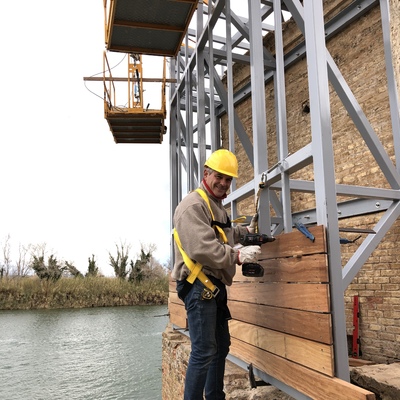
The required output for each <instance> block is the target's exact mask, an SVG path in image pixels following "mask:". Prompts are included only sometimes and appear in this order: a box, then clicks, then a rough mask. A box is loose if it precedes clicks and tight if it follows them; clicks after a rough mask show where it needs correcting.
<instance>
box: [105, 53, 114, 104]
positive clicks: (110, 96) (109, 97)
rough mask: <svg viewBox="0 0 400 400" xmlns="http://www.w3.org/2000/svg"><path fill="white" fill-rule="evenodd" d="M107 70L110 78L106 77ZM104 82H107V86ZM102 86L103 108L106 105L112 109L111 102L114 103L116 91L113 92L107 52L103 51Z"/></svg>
mask: <svg viewBox="0 0 400 400" xmlns="http://www.w3.org/2000/svg"><path fill="white" fill-rule="evenodd" d="M106 65H107V68H106ZM107 71H108V72H109V77H107V78H110V79H106V72H107ZM106 82H108V88H107V84H106ZM103 86H104V107H105V109H106V106H107V107H108V109H112V107H113V104H114V105H116V100H115V96H116V93H115V85H114V81H113V79H112V74H111V68H110V64H109V63H108V59H107V54H106V52H105V51H104V52H103Z"/></svg>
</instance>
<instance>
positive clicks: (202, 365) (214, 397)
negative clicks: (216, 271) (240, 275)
mask: <svg viewBox="0 0 400 400" xmlns="http://www.w3.org/2000/svg"><path fill="white" fill-rule="evenodd" d="M213 281H214V284H216V281H215V280H214V279H213ZM183 283H184V281H179V282H178V284H177V289H178V291H179V289H180V287H182V286H183ZM218 287H219V288H220V292H219V293H218V295H217V297H216V298H211V299H208V300H207V299H203V298H202V293H203V290H204V285H203V284H202V283H201V282H200V281H199V280H198V279H196V280H195V282H194V284H193V287H192V289H191V290H190V292H189V293H188V294H187V295H186V297H185V299H184V302H185V308H186V312H187V318H188V324H189V333H190V340H191V344H192V349H191V353H190V358H189V364H188V368H187V371H186V379H185V395H184V400H203V391H204V393H205V398H206V400H224V399H225V393H224V374H225V359H226V356H227V355H228V353H229V346H230V335H229V328H228V319H229V317H230V315H229V311H228V309H227V306H226V299H227V295H226V288H225V285H223V284H222V283H221V282H220V281H218ZM226 311H227V312H228V314H227V313H226Z"/></svg>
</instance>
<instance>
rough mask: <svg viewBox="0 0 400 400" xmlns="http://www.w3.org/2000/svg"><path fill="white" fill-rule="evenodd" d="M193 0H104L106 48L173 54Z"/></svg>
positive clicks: (185, 27)
mask: <svg viewBox="0 0 400 400" xmlns="http://www.w3.org/2000/svg"><path fill="white" fill-rule="evenodd" d="M196 7H197V1H196V0H172V1H165V0H135V1H132V0H104V12H105V14H104V15H105V35H106V37H105V41H106V46H107V50H109V51H116V52H123V53H141V54H152V55H163V56H170V57H175V56H176V55H177V53H178V51H179V50H180V47H181V43H182V40H183V38H184V36H185V33H186V30H187V28H188V25H189V22H190V20H191V18H192V15H193V13H194V11H195V10H196Z"/></svg>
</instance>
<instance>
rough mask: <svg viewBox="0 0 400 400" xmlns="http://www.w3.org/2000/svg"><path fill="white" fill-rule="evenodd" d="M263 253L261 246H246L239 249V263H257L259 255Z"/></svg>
mask: <svg viewBox="0 0 400 400" xmlns="http://www.w3.org/2000/svg"><path fill="white" fill-rule="evenodd" d="M260 253H261V247H260V246H244V247H241V248H240V249H239V250H238V261H239V262H238V264H239V265H242V264H243V263H256V262H257V261H258V257H257V256H258V255H259V254H260Z"/></svg>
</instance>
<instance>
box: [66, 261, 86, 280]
mask: <svg viewBox="0 0 400 400" xmlns="http://www.w3.org/2000/svg"><path fill="white" fill-rule="evenodd" d="M65 269H66V271H68V272H69V273H70V275H71V276H73V277H74V278H83V275H82V273H81V272H80V271H79V270H78V268H76V267H75V265H74V264H73V263H72V262H68V261H65Z"/></svg>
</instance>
